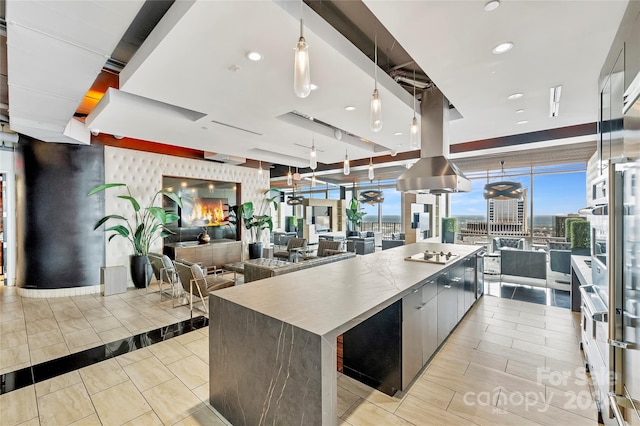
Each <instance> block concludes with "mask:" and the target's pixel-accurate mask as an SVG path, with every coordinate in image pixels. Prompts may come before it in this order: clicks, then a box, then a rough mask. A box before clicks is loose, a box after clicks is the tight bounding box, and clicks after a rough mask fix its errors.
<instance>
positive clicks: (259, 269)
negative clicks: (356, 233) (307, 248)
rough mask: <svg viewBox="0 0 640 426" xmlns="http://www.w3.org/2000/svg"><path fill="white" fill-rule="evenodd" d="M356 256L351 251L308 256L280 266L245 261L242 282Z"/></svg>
mask: <svg viewBox="0 0 640 426" xmlns="http://www.w3.org/2000/svg"><path fill="white" fill-rule="evenodd" d="M353 257H356V254H355V253H352V252H339V253H338V254H331V255H327V256H315V257H308V258H305V259H304V260H301V261H299V262H297V263H289V264H286V265H281V266H265V265H255V264H251V263H246V264H245V265H244V282H245V283H248V282H251V281H257V280H261V279H263V278H269V277H275V276H277V275H283V274H288V273H289V272H295V271H300V270H302V269H307V268H313V267H314V266H319V265H325V264H327V263H332V262H338V261H341V260H345V259H350V258H353Z"/></svg>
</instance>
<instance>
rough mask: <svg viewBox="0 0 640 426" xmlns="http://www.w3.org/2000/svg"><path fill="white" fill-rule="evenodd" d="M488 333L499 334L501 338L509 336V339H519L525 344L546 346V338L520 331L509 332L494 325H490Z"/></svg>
mask: <svg viewBox="0 0 640 426" xmlns="http://www.w3.org/2000/svg"><path fill="white" fill-rule="evenodd" d="M487 332H488V333H493V334H499V335H501V336H508V337H511V338H512V339H518V340H522V341H524V342H531V343H537V344H539V345H544V344H545V338H544V336H540V335H538V334H531V333H525V332H522V331H518V330H509V329H505V328H502V327H496V326H493V325H490V326H489V327H488V328H487ZM505 346H506V345H505Z"/></svg>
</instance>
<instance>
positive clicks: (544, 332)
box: [516, 324, 573, 339]
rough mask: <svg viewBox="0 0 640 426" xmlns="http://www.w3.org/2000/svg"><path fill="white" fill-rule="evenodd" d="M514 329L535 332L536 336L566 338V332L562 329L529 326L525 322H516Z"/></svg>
mask: <svg viewBox="0 0 640 426" xmlns="http://www.w3.org/2000/svg"><path fill="white" fill-rule="evenodd" d="M516 330H518V331H522V332H524V333H529V334H536V335H538V336H543V337H557V338H560V339H562V338H565V339H566V336H567V333H565V332H564V331H557V330H551V329H548V328H539V327H531V326H529V325H525V324H518V325H517V327H516ZM570 334H571V335H573V333H570Z"/></svg>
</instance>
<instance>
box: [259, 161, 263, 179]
mask: <svg viewBox="0 0 640 426" xmlns="http://www.w3.org/2000/svg"><path fill="white" fill-rule="evenodd" d="M258 174H259V175H260V176H262V161H260V166H258Z"/></svg>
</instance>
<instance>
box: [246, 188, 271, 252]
mask: <svg viewBox="0 0 640 426" xmlns="http://www.w3.org/2000/svg"><path fill="white" fill-rule="evenodd" d="M263 195H264V198H263V199H262V201H261V203H260V206H258V207H257V208H256V207H255V206H254V205H253V202H252V201H247V202H245V203H242V204H240V208H239V209H238V216H239V217H240V218H241V219H242V223H244V227H245V229H247V230H248V231H249V259H258V258H260V257H262V240H261V237H262V230H263V229H267V228H269V232H271V231H273V219H272V218H271V214H270V213H271V212H270V207H271V205H272V204H273V208H274V209H275V210H278V200H279V198H280V190H279V189H276V188H271V189H267V190H266V191H264V192H263Z"/></svg>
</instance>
